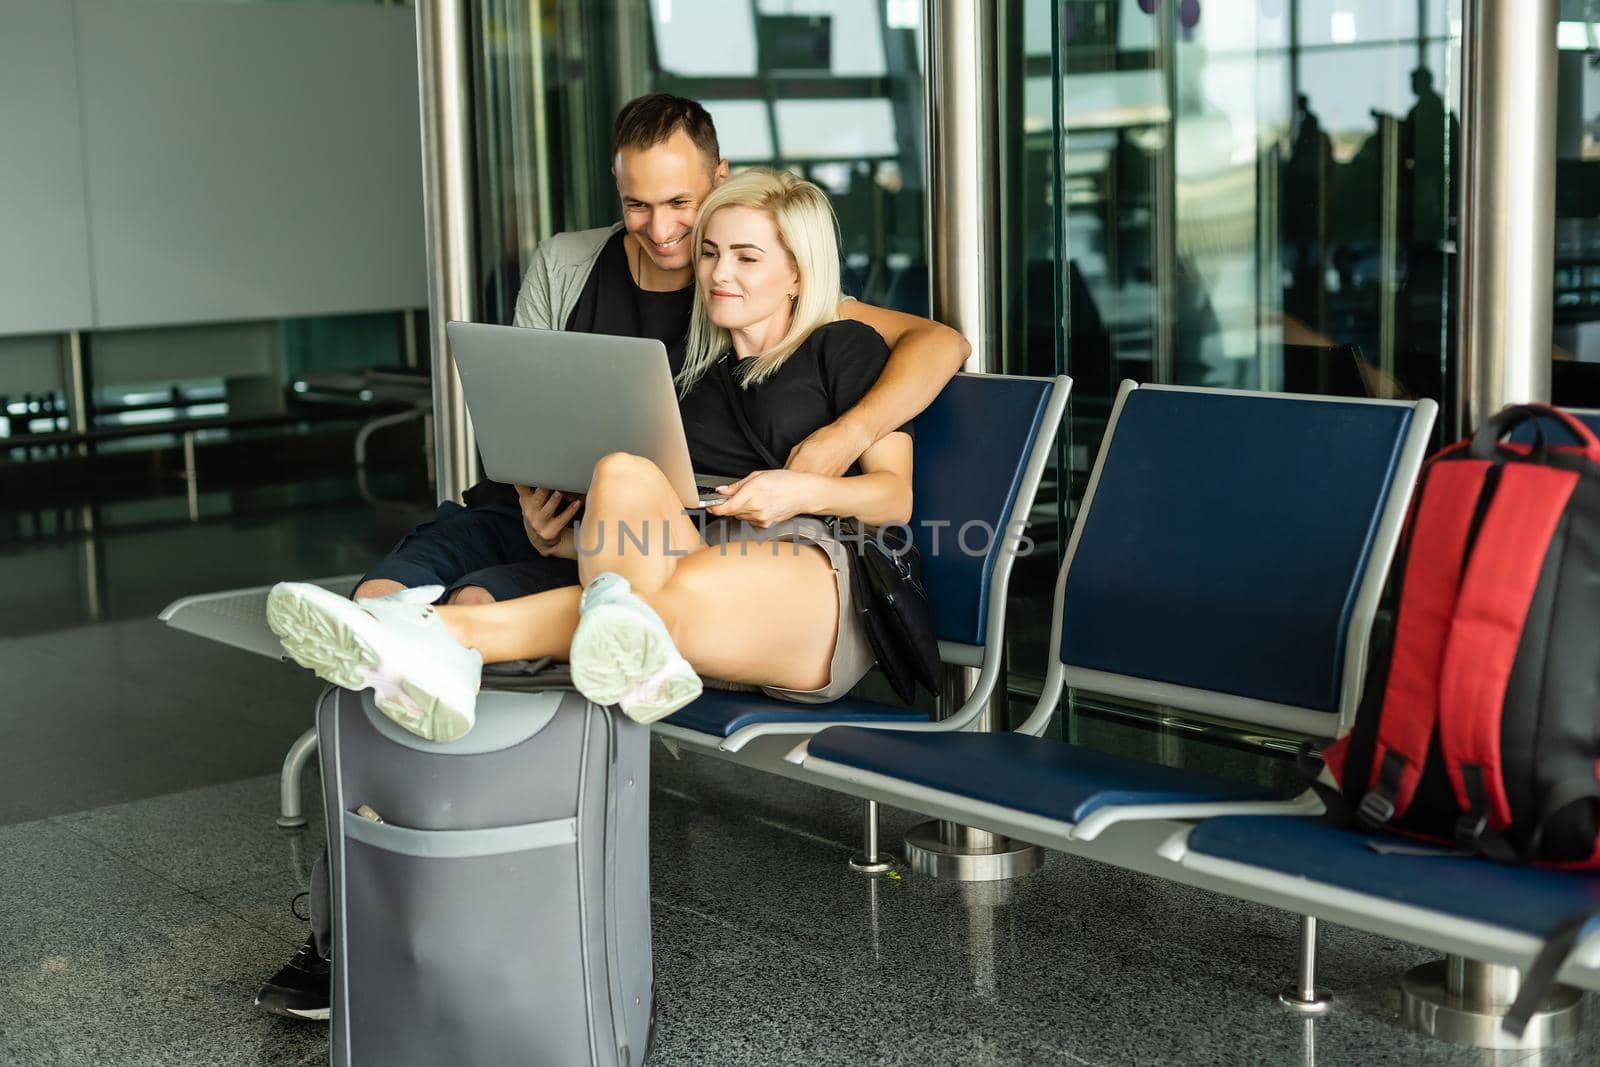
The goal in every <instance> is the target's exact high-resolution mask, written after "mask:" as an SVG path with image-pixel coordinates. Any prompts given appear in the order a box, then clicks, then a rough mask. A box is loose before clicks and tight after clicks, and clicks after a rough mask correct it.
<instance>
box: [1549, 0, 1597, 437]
mask: <svg viewBox="0 0 1600 1067" xmlns="http://www.w3.org/2000/svg"><path fill="white" fill-rule="evenodd" d="M1557 44H1558V46H1559V48H1560V51H1559V53H1558V59H1557V68H1556V72H1557V73H1556V78H1557V92H1556V231H1555V256H1556V262H1555V279H1554V281H1555V284H1554V294H1553V295H1554V301H1553V302H1554V305H1555V306H1554V308H1553V314H1554V323H1553V326H1552V330H1551V340H1552V341H1553V343H1554V349H1555V350H1554V353H1553V354H1554V356H1555V364H1554V366H1553V367H1552V368H1551V370H1552V374H1551V382H1550V384H1551V394H1552V397H1553V399H1554V400H1555V401H1556V403H1558V404H1567V405H1570V406H1573V407H1586V408H1593V407H1600V3H1593V2H1585V0H1564V2H1563V3H1562V5H1561V22H1560V24H1559V26H1558V31H1557Z"/></svg>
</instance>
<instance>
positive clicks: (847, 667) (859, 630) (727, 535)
mask: <svg viewBox="0 0 1600 1067" xmlns="http://www.w3.org/2000/svg"><path fill="white" fill-rule="evenodd" d="M704 536H705V543H706V544H707V545H709V546H712V547H716V546H718V545H729V546H732V545H737V544H739V543H740V542H753V543H756V544H764V543H766V542H768V541H798V542H800V543H801V544H806V545H816V546H817V547H818V548H820V549H822V550H823V551H824V552H826V553H827V554H828V561H829V562H830V563H832V564H833V581H834V585H835V587H836V588H837V589H838V590H839V633H838V637H837V638H835V639H834V643H833V660H832V670H831V673H830V675H829V678H828V684H827V685H825V686H823V687H822V688H821V689H779V688H778V687H777V686H770V685H763V686H754V687H752V686H744V685H735V684H734V683H731V682H719V681H716V680H714V679H707V681H706V684H707V686H708V687H709V688H712V689H752V688H754V689H760V691H761V692H763V693H766V694H767V695H768V696H772V697H777V698H778V699H780V700H793V701H796V702H798V703H801V704H826V703H828V702H829V701H831V700H838V699H839V698H840V697H842V696H844V695H845V694H846V693H848V692H849V691H850V690H851V688H852V687H854V686H855V684H856V683H857V682H859V681H860V680H861V677H862V675H864V674H866V673H867V672H868V671H869V670H871V669H872V665H873V664H874V663H876V662H877V658H876V657H875V656H874V655H873V654H872V645H871V644H870V643H868V641H867V632H866V628H865V627H864V626H862V624H861V615H860V613H859V612H858V611H857V610H856V604H855V596H854V594H853V592H852V590H851V588H850V546H848V545H845V544H841V543H840V542H839V540H838V539H837V538H836V537H834V536H833V533H832V532H831V531H830V530H829V529H828V524H827V523H825V522H823V521H822V520H821V519H818V518H814V517H812V516H810V515H801V516H798V517H796V518H793V519H787V520H785V521H783V522H780V523H775V524H774V525H772V526H769V527H767V528H766V529H765V530H759V529H756V528H755V527H753V526H751V525H749V524H748V523H740V522H739V521H738V520H736V519H712V520H710V521H709V522H707V523H706V526H705V533H704ZM726 551H729V552H731V551H734V549H733V548H731V547H730V548H728V549H726Z"/></svg>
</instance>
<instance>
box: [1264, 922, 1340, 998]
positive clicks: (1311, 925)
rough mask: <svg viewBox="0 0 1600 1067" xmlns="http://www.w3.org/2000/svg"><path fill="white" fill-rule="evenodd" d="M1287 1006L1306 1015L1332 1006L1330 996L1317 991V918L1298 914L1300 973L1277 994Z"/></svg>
mask: <svg viewBox="0 0 1600 1067" xmlns="http://www.w3.org/2000/svg"><path fill="white" fill-rule="evenodd" d="M1278 1000H1279V1002H1280V1003H1282V1004H1283V1005H1284V1007H1287V1008H1293V1009H1294V1010H1295V1011H1298V1012H1301V1013H1303V1014H1306V1015H1320V1014H1321V1013H1323V1012H1325V1011H1327V1010H1328V1008H1329V1007H1331V1006H1332V1004H1333V1000H1332V998H1331V997H1325V996H1322V995H1320V994H1319V993H1318V992H1317V920H1316V918H1315V917H1314V916H1311V915H1302V916H1300V975H1299V978H1298V980H1297V981H1296V983H1295V984H1294V985H1292V986H1290V987H1289V988H1288V989H1285V990H1284V991H1283V992H1282V993H1279V994H1278Z"/></svg>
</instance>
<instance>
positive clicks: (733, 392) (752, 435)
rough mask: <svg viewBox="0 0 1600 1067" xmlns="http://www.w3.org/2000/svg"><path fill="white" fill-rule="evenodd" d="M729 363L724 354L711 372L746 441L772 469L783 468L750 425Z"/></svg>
mask: <svg viewBox="0 0 1600 1067" xmlns="http://www.w3.org/2000/svg"><path fill="white" fill-rule="evenodd" d="M727 363H728V357H727V356H723V357H722V358H721V359H720V360H718V361H717V362H716V363H715V364H714V365H713V366H712V367H711V371H710V373H711V375H712V376H713V377H714V378H716V379H717V381H718V382H720V383H722V391H723V393H725V394H726V395H727V397H728V403H729V404H730V405H731V406H732V407H733V418H734V421H735V422H737V423H738V424H739V432H740V433H742V434H744V439H745V441H747V442H748V443H749V445H750V447H751V448H753V449H755V452H756V455H757V456H759V457H760V459H761V462H763V463H765V464H766V465H767V466H768V467H770V468H771V469H772V470H782V469H783V464H782V463H781V462H779V460H778V457H777V456H774V455H773V454H772V450H771V449H770V448H768V447H767V445H766V442H764V441H762V440H761V438H759V437H757V436H756V431H755V428H754V427H752V426H751V425H750V416H749V415H747V414H745V410H744V401H743V400H741V399H740V397H739V389H738V387H737V386H736V385H734V384H733V368H732V367H731V366H728V365H727Z"/></svg>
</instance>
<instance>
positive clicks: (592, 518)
mask: <svg viewBox="0 0 1600 1067" xmlns="http://www.w3.org/2000/svg"><path fill="white" fill-rule="evenodd" d="M583 512H584V514H583V521H582V522H580V523H579V525H578V577H579V579H580V580H581V581H582V582H583V583H584V584H585V585H587V584H588V583H589V582H590V581H591V580H592V579H593V578H594V577H595V575H597V574H604V573H605V572H607V571H612V572H615V573H617V574H620V575H622V576H623V577H624V578H626V579H628V584H629V585H631V586H632V587H633V591H634V592H635V593H638V594H640V595H644V594H647V593H652V592H654V591H655V590H657V589H660V588H661V586H662V585H663V584H665V583H666V581H667V579H668V578H669V577H671V576H672V572H673V570H674V569H675V568H676V567H677V565H678V563H679V562H680V561H681V560H682V559H683V558H685V557H684V555H683V554H684V553H686V552H691V551H694V550H698V549H700V548H701V547H703V546H702V543H701V541H700V530H699V528H698V527H696V526H695V524H694V523H693V522H690V521H689V517H688V516H687V515H685V514H684V513H683V505H682V504H681V503H680V502H679V500H678V495H677V494H676V493H674V492H673V491H672V486H671V484H670V483H669V482H668V481H667V476H666V475H664V474H662V473H661V468H659V467H657V466H656V465H655V464H654V463H651V462H650V461H649V460H647V459H642V458H641V457H639V456H632V455H628V454H627V453H625V452H614V453H612V454H611V455H609V456H605V457H603V458H602V459H601V460H600V462H599V463H597V464H595V468H594V480H593V481H592V482H591V483H590V485H589V496H588V499H587V501H586V502H585V503H584V506H583Z"/></svg>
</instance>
